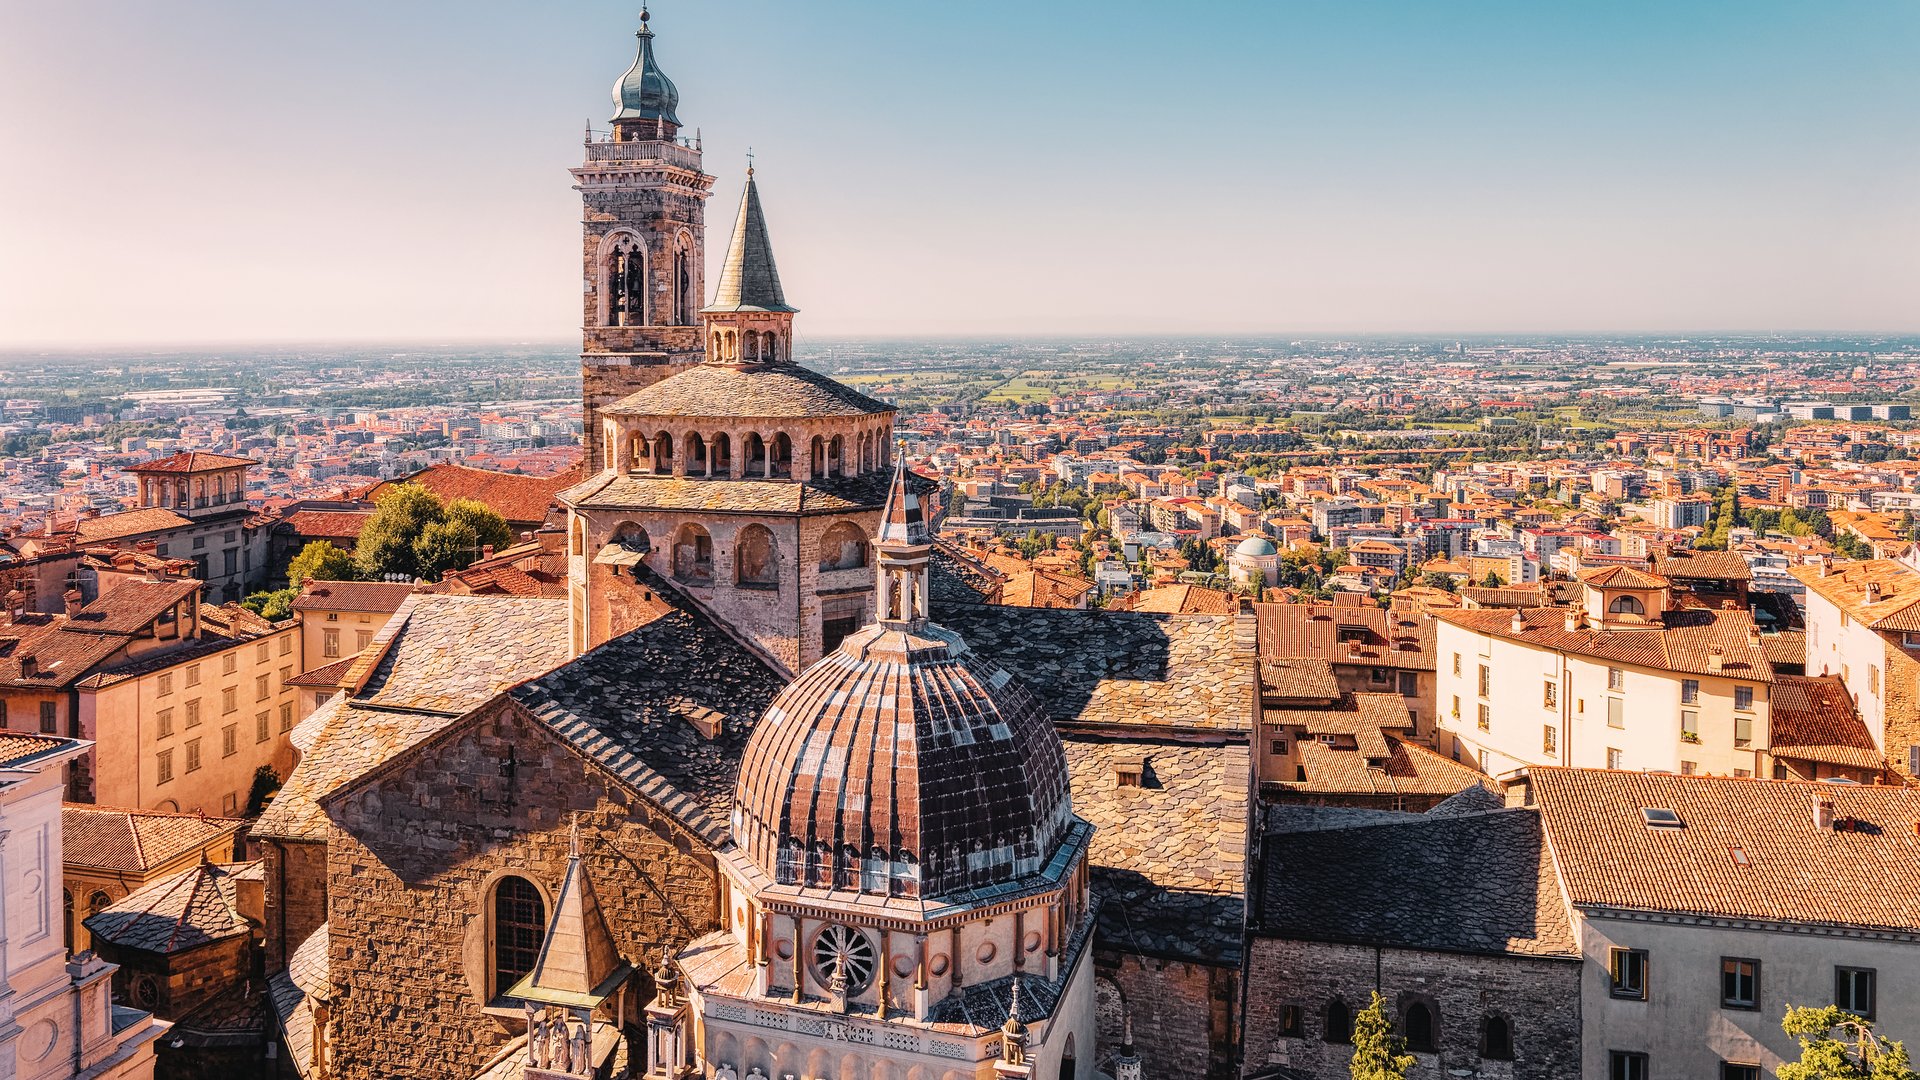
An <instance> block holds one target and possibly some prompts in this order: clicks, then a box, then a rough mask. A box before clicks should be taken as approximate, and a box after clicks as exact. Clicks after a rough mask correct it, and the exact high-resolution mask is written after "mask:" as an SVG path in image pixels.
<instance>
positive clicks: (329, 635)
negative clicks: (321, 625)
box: [320, 626, 340, 660]
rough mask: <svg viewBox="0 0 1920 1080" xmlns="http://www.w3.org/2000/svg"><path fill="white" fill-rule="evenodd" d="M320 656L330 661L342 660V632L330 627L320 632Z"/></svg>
mask: <svg viewBox="0 0 1920 1080" xmlns="http://www.w3.org/2000/svg"><path fill="white" fill-rule="evenodd" d="M320 655H321V656H323V657H325V658H326V659H328V660H338V659H339V658H340V630H339V628H338V627H333V626H329V627H327V628H326V629H324V630H322V631H320Z"/></svg>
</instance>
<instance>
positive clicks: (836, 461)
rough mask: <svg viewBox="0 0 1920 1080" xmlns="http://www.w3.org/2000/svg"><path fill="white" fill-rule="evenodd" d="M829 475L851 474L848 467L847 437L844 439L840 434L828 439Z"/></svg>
mask: <svg viewBox="0 0 1920 1080" xmlns="http://www.w3.org/2000/svg"><path fill="white" fill-rule="evenodd" d="M827 475H828V476H847V475H849V473H848V469H847V443H846V440H845V439H842V438H841V437H840V436H838V435H835V436H834V437H833V438H831V439H828V440H827Z"/></svg>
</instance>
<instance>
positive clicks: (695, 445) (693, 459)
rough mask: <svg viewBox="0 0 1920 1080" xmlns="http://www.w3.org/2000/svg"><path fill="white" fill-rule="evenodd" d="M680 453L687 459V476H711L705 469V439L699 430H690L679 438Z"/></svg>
mask: <svg viewBox="0 0 1920 1080" xmlns="http://www.w3.org/2000/svg"><path fill="white" fill-rule="evenodd" d="M680 453H681V454H683V455H685V457H686V459H687V470H686V471H687V475H688V476H695V475H699V476H711V475H712V473H711V472H709V471H708V469H707V441H706V440H705V439H702V438H701V437H700V433H699V432H697V431H696V432H691V433H689V434H688V435H687V436H686V438H684V439H681V440H680Z"/></svg>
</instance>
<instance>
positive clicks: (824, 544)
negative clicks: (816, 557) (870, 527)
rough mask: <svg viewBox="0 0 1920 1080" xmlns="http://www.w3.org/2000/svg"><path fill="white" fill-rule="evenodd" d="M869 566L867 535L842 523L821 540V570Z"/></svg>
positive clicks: (858, 528) (854, 526)
mask: <svg viewBox="0 0 1920 1080" xmlns="http://www.w3.org/2000/svg"><path fill="white" fill-rule="evenodd" d="M865 565H867V534H866V533H865V532H864V531H862V530H861V528H860V526H858V525H855V524H854V523H853V522H851V521H842V522H840V523H839V524H837V525H835V526H834V527H833V528H831V529H828V530H827V532H826V535H824V536H822V537H821V538H820V569H821V570H823V571H826V570H853V569H857V568H859V567H862V566H865Z"/></svg>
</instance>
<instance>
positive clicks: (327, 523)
mask: <svg viewBox="0 0 1920 1080" xmlns="http://www.w3.org/2000/svg"><path fill="white" fill-rule="evenodd" d="M372 520H373V511H371V510H295V511H294V512H293V513H291V514H288V515H287V516H286V517H283V518H281V519H280V521H279V524H280V526H281V527H283V528H284V529H285V530H286V531H289V532H291V533H293V534H294V535H295V536H300V537H305V538H307V539H312V540H358V539H359V538H360V530H361V529H364V528H366V527H367V522H369V521H372Z"/></svg>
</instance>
